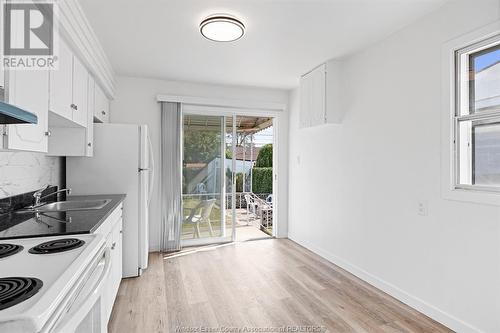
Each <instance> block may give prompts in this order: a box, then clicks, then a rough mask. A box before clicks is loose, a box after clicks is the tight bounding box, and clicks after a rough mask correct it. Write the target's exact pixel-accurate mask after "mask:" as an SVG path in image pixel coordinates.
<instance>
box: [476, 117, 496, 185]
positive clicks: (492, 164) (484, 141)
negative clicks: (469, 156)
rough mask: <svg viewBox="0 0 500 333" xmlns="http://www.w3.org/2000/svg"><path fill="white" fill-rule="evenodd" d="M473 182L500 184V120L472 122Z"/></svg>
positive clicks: (478, 183)
mask: <svg viewBox="0 0 500 333" xmlns="http://www.w3.org/2000/svg"><path fill="white" fill-rule="evenodd" d="M472 137H473V144H472V151H473V159H474V162H473V184H475V185H483V186H492V185H494V186H498V185H500V122H496V123H487V124H478V125H475V124H472Z"/></svg>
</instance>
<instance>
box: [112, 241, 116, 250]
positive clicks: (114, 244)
mask: <svg viewBox="0 0 500 333" xmlns="http://www.w3.org/2000/svg"><path fill="white" fill-rule="evenodd" d="M115 247H116V242H114V243H113V244H112V245H111V250H114V249H115Z"/></svg>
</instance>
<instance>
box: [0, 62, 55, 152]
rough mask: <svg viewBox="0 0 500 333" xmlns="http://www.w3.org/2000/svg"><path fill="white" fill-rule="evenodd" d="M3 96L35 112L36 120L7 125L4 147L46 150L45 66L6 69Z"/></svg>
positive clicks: (46, 93) (46, 86)
mask: <svg viewBox="0 0 500 333" xmlns="http://www.w3.org/2000/svg"><path fill="white" fill-rule="evenodd" d="M7 76H8V84H7V92H6V100H7V101H8V102H9V103H10V104H13V105H16V106H19V107H20V108H23V109H25V110H29V111H30V112H32V113H35V114H36V115H37V117H38V124H16V125H7V135H6V136H4V140H5V142H4V148H6V149H16V150H27V151H38V152H47V147H48V144H47V143H48V140H47V139H48V138H47V137H48V135H49V132H48V122H47V121H48V118H47V117H48V115H47V114H48V112H47V110H48V102H49V73H48V71H46V70H32V71H29V70H17V71H9V72H8V75H7Z"/></svg>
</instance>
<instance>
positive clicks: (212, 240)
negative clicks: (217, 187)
mask: <svg viewBox="0 0 500 333" xmlns="http://www.w3.org/2000/svg"><path fill="white" fill-rule="evenodd" d="M185 107H186V105H183V112H182V122H183V123H184V116H185V115H193V116H212V117H221V128H222V130H221V132H222V133H223V135H221V142H220V148H221V161H224V162H223V163H222V166H221V168H220V175H219V176H220V177H221V182H220V183H221V185H222V186H221V227H222V226H223V228H222V236H219V237H204V238H189V239H181V247H185V246H198V245H208V244H220V243H230V242H234V241H235V239H236V224H235V223H234V222H233V223H231V236H226V235H225V231H226V227H225V226H226V172H225V171H226V169H225V167H226V158H225V154H224V152H225V150H226V135H227V131H226V118H227V117H232V119H233V121H232V129H233V131H232V142H231V152H232V155H231V156H232V158H231V163H232V170H233V172H232V175H231V184H232V186H231V188H232V191H231V197H232V198H233V199H232V207H231V211H232V216H233V219H234V216H236V205H235V198H236V195H235V192H236V177H235V172H234V170H235V167H236V159H235V146H236V117H234V116H232V115H228V114H225V113H224V114H214V113H199V112H190V111H186V110H185ZM182 127H184V126H182ZM181 135H182V140H181V142H182V143H183V142H184V130H182V134H181ZM183 151H184V147H181V159H183V156H182V154H183Z"/></svg>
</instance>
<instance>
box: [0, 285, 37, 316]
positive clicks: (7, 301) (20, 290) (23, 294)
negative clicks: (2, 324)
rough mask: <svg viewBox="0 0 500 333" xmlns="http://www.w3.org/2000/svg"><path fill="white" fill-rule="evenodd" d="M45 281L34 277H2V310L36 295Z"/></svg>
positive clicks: (0, 305)
mask: <svg viewBox="0 0 500 333" xmlns="http://www.w3.org/2000/svg"><path fill="white" fill-rule="evenodd" d="M42 286H43V282H42V281H41V280H39V279H37V278H32V277H4V278H0V310H4V309H7V308H9V307H11V306H14V305H16V304H19V303H21V302H23V301H25V300H27V299H28V298H30V297H31V296H33V295H35V294H36V293H37V292H38V290H40V288H42Z"/></svg>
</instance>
